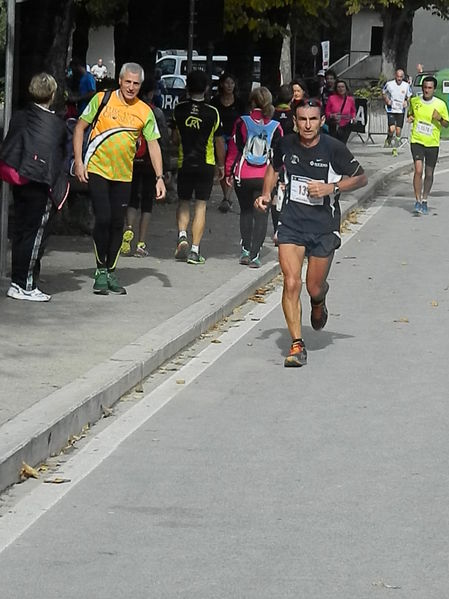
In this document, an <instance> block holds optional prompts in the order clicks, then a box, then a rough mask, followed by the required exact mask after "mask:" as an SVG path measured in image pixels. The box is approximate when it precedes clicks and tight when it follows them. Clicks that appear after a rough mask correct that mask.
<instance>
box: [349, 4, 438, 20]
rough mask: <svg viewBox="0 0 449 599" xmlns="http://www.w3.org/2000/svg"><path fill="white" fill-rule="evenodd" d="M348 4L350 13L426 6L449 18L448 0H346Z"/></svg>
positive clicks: (436, 13) (412, 8) (413, 8)
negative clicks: (363, 10)
mask: <svg viewBox="0 0 449 599" xmlns="http://www.w3.org/2000/svg"><path fill="white" fill-rule="evenodd" d="M346 6H347V8H348V14H355V13H358V12H360V11H361V10H362V9H363V8H369V9H371V10H377V11H379V12H382V11H383V10H385V9H389V8H400V9H405V10H419V9H420V8H424V9H426V10H429V11H431V12H432V13H433V14H435V15H438V16H439V17H442V18H443V19H448V18H449V1H448V0H436V2H426V1H425V0H424V1H423V0H346Z"/></svg>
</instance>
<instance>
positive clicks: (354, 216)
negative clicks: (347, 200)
mask: <svg viewBox="0 0 449 599" xmlns="http://www.w3.org/2000/svg"><path fill="white" fill-rule="evenodd" d="M348 220H349V222H350V223H351V225H357V224H358V222H359V221H358V220H357V212H355V210H354V211H353V212H350V213H349V216H348Z"/></svg>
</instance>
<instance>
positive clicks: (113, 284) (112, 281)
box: [107, 271, 126, 295]
mask: <svg viewBox="0 0 449 599" xmlns="http://www.w3.org/2000/svg"><path fill="white" fill-rule="evenodd" d="M107 281H108V289H109V291H110V292H111V293H115V294H116V295H126V289H125V288H124V287H122V286H121V285H120V283H119V282H118V279H117V275H116V274H115V272H114V271H112V272H108V275H107Z"/></svg>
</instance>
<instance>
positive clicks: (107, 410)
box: [101, 406, 114, 418]
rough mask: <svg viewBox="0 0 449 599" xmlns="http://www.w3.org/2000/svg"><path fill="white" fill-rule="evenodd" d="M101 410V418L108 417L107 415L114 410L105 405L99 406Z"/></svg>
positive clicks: (112, 413) (110, 414)
mask: <svg viewBox="0 0 449 599" xmlns="http://www.w3.org/2000/svg"><path fill="white" fill-rule="evenodd" d="M101 411H102V412H103V418H109V416H113V415H114V410H111V408H108V407H106V406H101Z"/></svg>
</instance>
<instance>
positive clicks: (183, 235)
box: [173, 71, 225, 264]
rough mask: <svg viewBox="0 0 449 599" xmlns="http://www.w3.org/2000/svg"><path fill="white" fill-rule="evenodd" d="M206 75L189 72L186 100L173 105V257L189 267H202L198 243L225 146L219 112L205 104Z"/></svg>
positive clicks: (221, 176)
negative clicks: (175, 164) (175, 235)
mask: <svg viewBox="0 0 449 599" xmlns="http://www.w3.org/2000/svg"><path fill="white" fill-rule="evenodd" d="M207 83H208V79H207V75H206V73H204V72H203V71H192V72H191V73H189V74H188V75H187V90H188V93H189V100H186V101H185V102H181V103H179V104H177V105H176V106H175V109H174V113H173V120H174V122H175V124H176V135H177V138H178V139H177V140H178V142H179V157H178V197H179V204H178V211H177V215H176V216H177V221H178V245H177V247H176V252H175V258H176V259H177V260H186V259H187V262H188V263H189V264H204V262H205V258H203V256H202V255H201V253H200V242H201V238H202V236H203V232H204V227H205V224H206V202H207V201H208V199H209V197H210V194H211V191H212V185H213V182H214V174H215V155H216V156H217V161H218V169H219V171H220V178H223V176H224V159H225V145H224V139H223V137H222V135H223V131H222V126H221V121H220V116H219V114H218V110H217V109H216V108H214V107H213V106H210V104H206V103H205V101H204V94H205V92H206V89H207ZM194 194H195V200H196V201H195V214H194V217H193V222H192V246H191V248H190V252H189V242H188V240H187V228H188V226H189V221H190V200H191V199H192V197H193V195H194Z"/></svg>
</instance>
